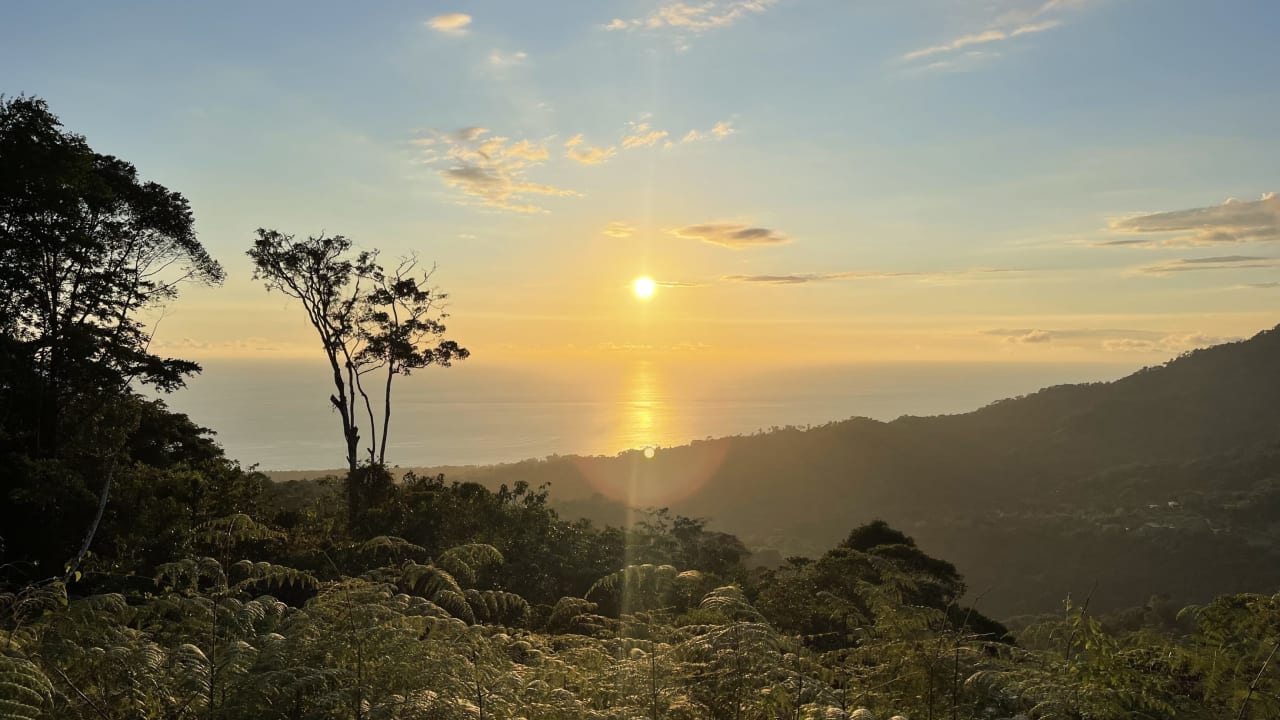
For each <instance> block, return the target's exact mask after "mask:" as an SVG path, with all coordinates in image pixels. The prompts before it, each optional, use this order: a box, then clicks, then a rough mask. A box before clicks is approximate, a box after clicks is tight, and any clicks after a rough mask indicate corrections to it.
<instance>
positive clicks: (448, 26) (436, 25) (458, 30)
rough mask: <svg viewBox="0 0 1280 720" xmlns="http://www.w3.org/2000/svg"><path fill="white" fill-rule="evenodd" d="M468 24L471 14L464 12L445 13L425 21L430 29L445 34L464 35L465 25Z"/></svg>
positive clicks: (465, 32) (465, 31)
mask: <svg viewBox="0 0 1280 720" xmlns="http://www.w3.org/2000/svg"><path fill="white" fill-rule="evenodd" d="M470 24H471V16H470V15H467V14H466V13H446V14H444V15H437V16H435V17H433V18H431V19H430V20H428V21H427V26H428V27H430V28H431V29H432V30H435V31H436V32H442V33H445V34H447V35H466V34H467V26H468V25H470Z"/></svg>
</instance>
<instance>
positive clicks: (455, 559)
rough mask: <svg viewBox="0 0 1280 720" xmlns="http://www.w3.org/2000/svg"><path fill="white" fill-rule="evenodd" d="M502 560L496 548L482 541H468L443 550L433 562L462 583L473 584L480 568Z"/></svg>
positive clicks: (498, 563)
mask: <svg viewBox="0 0 1280 720" xmlns="http://www.w3.org/2000/svg"><path fill="white" fill-rule="evenodd" d="M503 562H504V560H503V557H502V553H501V552H499V551H498V548H496V547H494V546H492V545H485V544H484V543H470V544H467V545H459V546H457V547H454V548H450V549H448V550H446V551H444V553H442V554H441V555H440V558H439V559H438V560H436V562H435V564H436V565H437V566H439V567H441V568H444V569H445V570H447V571H448V572H449V573H450V574H452V575H453V576H454V577H456V578H458V579H459V580H461V581H462V582H463V583H465V584H467V585H473V584H475V582H476V579H477V576H478V575H479V572H480V571H481V570H483V569H484V568H486V567H491V566H494V565H501V564H502V563H503Z"/></svg>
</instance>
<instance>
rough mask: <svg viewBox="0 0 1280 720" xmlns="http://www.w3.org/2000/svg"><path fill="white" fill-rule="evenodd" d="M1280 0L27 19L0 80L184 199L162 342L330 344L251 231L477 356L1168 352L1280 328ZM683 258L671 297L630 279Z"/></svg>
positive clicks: (418, 7) (202, 352) (460, 2)
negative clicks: (343, 275) (427, 320)
mask: <svg viewBox="0 0 1280 720" xmlns="http://www.w3.org/2000/svg"><path fill="white" fill-rule="evenodd" d="M1278 31H1280V4H1278V3H1275V2H1272V1H1271V0H1255V1H1247V0H1221V1H1218V2H1205V1H1204V0H897V1H890V0H709V1H706V2H700V1H698V0H694V1H693V2H689V3H682V2H670V1H668V0H621V1H614V0H591V1H589V2H588V1H586V0H583V1H580V2H556V3H553V2H538V3H534V2H527V1H526V0H505V1H498V0H457V1H454V2H443V1H435V0H432V1H427V2H417V3H408V2H379V3H346V2H325V1H312V2H305V3H304V2H285V1H280V2H270V3H262V2H252V3H250V2H219V3H173V2H159V1H157V2H147V3H140V2H113V3H101V2H47V3H16V2H15V3H8V4H6V6H5V8H4V11H3V22H0V92H4V93H7V94H9V95H11V96H12V95H15V94H21V93H26V94H32V95H38V96H40V97H43V98H44V99H46V100H47V101H48V102H49V104H50V107H51V109H52V110H53V112H55V113H56V114H57V115H59V116H60V117H61V118H62V120H63V122H64V123H65V125H66V126H67V127H68V128H69V129H71V130H74V131H76V132H79V133H82V134H84V135H85V136H86V137H87V138H88V140H89V142H90V144H91V145H92V146H93V147H94V148H95V149H96V150H98V151H99V152H104V153H110V154H114V155H118V156H120V157H123V158H125V159H127V160H129V161H131V162H133V163H135V164H136V165H137V166H138V168H139V170H140V173H141V174H142V176H143V177H145V178H147V179H150V180H155V181H157V182H160V183H162V184H164V185H165V186H167V187H169V188H171V189H173V190H176V191H179V192H181V193H182V194H183V195H185V196H186V197H187V198H188V199H189V200H190V202H191V205H192V207H193V210H194V212H195V217H196V227H197V231H198V233H199V236H200V238H201V240H202V241H203V242H204V244H205V245H206V247H207V248H208V249H209V250H210V252H211V253H212V254H213V255H214V256H215V257H216V258H217V259H218V260H219V261H221V262H222V263H223V265H224V266H225V267H226V269H227V271H228V279H227V281H226V283H225V284H224V285H223V286H222V287H220V288H195V287H192V288H187V289H186V290H185V291H184V293H183V295H182V297H181V298H180V299H179V300H178V301H177V302H175V303H174V304H172V305H171V306H170V307H168V308H167V309H166V310H165V312H164V314H163V317H162V318H160V322H159V326H158V327H157V336H156V347H157V348H158V349H160V350H162V351H164V352H166V353H170V354H175V355H178V356H182V357H190V358H193V359H196V360H210V359H219V358H270V359H289V358H301V357H314V356H315V355H316V353H317V352H318V348H317V342H316V341H315V340H314V339H313V338H312V337H311V336H310V335H309V330H308V327H307V325H306V322H305V319H304V318H303V316H302V314H301V312H300V310H299V309H298V308H297V307H294V306H290V305H289V303H288V302H287V301H286V299H284V298H283V297H281V296H279V295H268V294H267V293H266V292H265V291H264V290H263V288H262V286H261V284H260V283H257V282H255V281H253V280H252V278H251V268H250V265H249V262H248V259H247V258H246V257H245V254H244V251H245V250H246V249H247V248H248V247H249V245H250V244H251V242H252V238H253V233H254V230H255V229H256V228H259V227H267V228H274V229H278V230H281V231H283V232H286V233H292V234H297V235H299V236H306V235H311V234H318V233H320V232H326V233H340V234H343V235H346V236H348V237H350V238H352V239H353V240H354V241H355V242H356V243H357V244H359V245H360V246H362V247H367V248H378V249H380V250H381V251H382V253H383V255H384V257H388V258H394V257H396V256H400V255H404V254H407V253H417V254H418V255H419V256H420V257H421V258H422V259H423V260H424V261H426V262H435V263H437V264H438V268H439V269H438V271H437V273H436V275H435V276H434V279H435V281H436V282H437V283H438V284H439V285H440V286H441V288H443V289H444V290H445V291H447V292H448V293H449V294H450V296H451V304H450V312H451V317H450V318H449V328H450V334H451V336H453V337H454V338H455V339H457V340H459V341H460V342H461V343H462V344H464V345H466V346H467V347H468V348H470V349H471V350H472V352H473V358H474V361H476V362H493V363H514V364H530V365H537V364H556V363H561V362H564V361H566V360H583V361H588V362H593V361H604V360H609V359H618V358H636V357H645V358H655V357H656V358H664V359H668V360H671V361H672V362H679V361H683V360H686V359H687V360H688V361H689V362H702V361H706V362H712V363H717V362H724V361H734V362H739V363H743V362H758V363H763V364H769V363H775V364H777V363H803V362H813V363H833V362H858V361H883V362H905V361H911V362H1054V363H1075V362H1079V363H1100V362H1110V363H1115V362H1126V363H1132V364H1133V365H1135V366H1138V365H1142V364H1145V363H1149V362H1157V361H1159V360H1163V359H1165V358H1168V357H1171V356H1174V355H1176V354H1178V353H1180V352H1183V351H1185V350H1187V349H1190V348H1193V347H1197V346H1201V345H1207V344H1213V343H1216V342H1219V341H1222V340H1226V339H1231V338H1240V337H1247V336H1249V335H1252V334H1253V333H1255V332H1257V331H1259V330H1262V329H1265V328H1268V327H1271V326H1273V325H1274V324H1276V322H1278V321H1280V313H1277V312H1276V307H1277V301H1278V300H1280V252H1277V248H1276V241H1277V240H1280V197H1277V196H1276V195H1275V194H1274V193H1275V192H1276V191H1277V190H1280V178H1277V177H1276V168H1277V167H1280V137H1278V136H1277V133H1276V132H1275V127H1276V122H1277V119H1278V118H1280V91H1277V90H1276V87H1275V84H1274V82H1273V81H1272V80H1271V79H1270V76H1271V73H1272V70H1273V69H1274V68H1275V67H1276V66H1277V61H1280V45H1277V44H1276V42H1275V38H1276V36H1277V32H1278ZM638 276H650V277H652V278H653V279H654V280H655V281H656V283H657V289H656V292H655V293H654V295H653V297H652V298H649V299H647V300H642V299H640V298H637V297H636V296H635V295H634V294H633V293H632V292H631V284H632V281H633V280H634V279H635V278H636V277H638Z"/></svg>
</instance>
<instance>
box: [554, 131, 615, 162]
mask: <svg viewBox="0 0 1280 720" xmlns="http://www.w3.org/2000/svg"><path fill="white" fill-rule="evenodd" d="M564 149H565V157H567V158H569V159H570V160H573V161H575V162H579V163H582V164H583V165H599V164H601V163H604V162H608V161H609V159H610V158H612V157H613V156H614V155H616V154H617V153H618V149H617V148H615V147H607V148H606V147H593V146H591V145H588V144H587V141H586V138H584V137H583V136H582V135H581V134H578V135H574V136H573V137H571V138H569V139H568V140H566V141H565V143H564Z"/></svg>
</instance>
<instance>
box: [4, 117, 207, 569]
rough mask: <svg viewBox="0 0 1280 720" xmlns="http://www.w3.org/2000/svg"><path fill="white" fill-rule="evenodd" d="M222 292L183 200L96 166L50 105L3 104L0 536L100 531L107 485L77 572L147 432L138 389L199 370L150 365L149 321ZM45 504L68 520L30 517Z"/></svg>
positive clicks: (113, 168) (121, 165) (129, 169)
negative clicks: (18, 530) (193, 298)
mask: <svg viewBox="0 0 1280 720" xmlns="http://www.w3.org/2000/svg"><path fill="white" fill-rule="evenodd" d="M222 279H223V270H222V267H221V266H220V265H219V264H218V263H217V262H216V261H215V260H214V259H213V258H212V257H210V256H209V254H208V252H206V251H205V249H204V247H203V246H202V245H201V244H200V242H199V240H198V239H197V238H196V234H195V230H194V226H193V220H192V215H191V209H190V206H189V205H188V203H187V200H186V199H185V198H184V197H183V196H182V195H180V194H179V193H176V192H172V191H170V190H168V189H166V188H165V187H163V186H161V185H159V184H157V183H154V182H147V181H143V180H141V179H140V178H139V177H138V172H137V169H136V168H134V166H133V165H131V164H129V163H128V162H125V161H124V160H121V159H119V158H116V157H112V156H110V155H102V154H100V153H97V152H94V151H93V150H92V149H91V148H90V147H89V145H88V143H87V142H86V140H85V138H84V137H82V136H80V135H77V134H75V133H71V132H68V131H66V130H64V129H63V128H62V124H61V122H60V121H59V120H58V118H57V117H55V116H54V115H53V114H52V113H51V112H50V111H49V108H48V106H47V105H46V104H45V102H44V101H42V100H40V99H38V98H30V97H18V98H13V99H10V100H5V99H3V98H0V459H2V460H3V462H4V465H5V468H4V471H3V472H0V475H3V477H4V478H5V480H4V490H5V492H4V495H5V499H6V502H4V503H3V504H2V505H3V507H4V508H5V512H4V513H3V514H0V527H6V528H14V527H26V526H30V525H31V523H32V522H40V523H43V524H44V527H45V528H46V529H47V527H48V525H49V523H50V522H51V521H56V522H57V523H58V524H59V525H62V526H72V525H75V526H79V525H78V524H79V523H80V522H81V521H82V520H83V521H86V522H88V518H87V517H85V518H82V517H80V516H79V514H78V511H79V510H80V509H81V508H83V507H85V506H86V505H87V504H88V503H86V502H83V500H86V499H87V498H88V497H92V496H93V495H94V494H95V493H91V492H90V491H89V489H88V487H87V484H88V481H87V478H89V477H94V478H95V479H98V478H100V482H101V489H100V490H99V491H98V492H97V493H96V496H97V499H98V501H97V511H96V516H95V517H94V519H93V520H92V523H91V525H90V529H89V532H88V534H87V536H86V537H85V539H84V542H83V544H82V545H81V549H80V552H79V554H78V555H77V557H76V559H75V560H73V562H72V565H73V567H74V566H75V565H77V564H78V563H79V560H80V559H81V558H83V557H84V554H85V553H86V552H87V550H88V547H89V544H90V542H91V541H92V539H93V535H94V533H95V532H96V528H97V526H98V523H99V522H100V521H101V518H102V514H103V511H104V509H105V507H106V504H107V501H108V498H109V497H110V493H111V484H112V477H113V473H114V471H115V466H116V463H117V459H118V457H119V455H120V454H121V453H122V452H125V448H124V447H123V445H124V444H125V442H126V438H127V436H128V434H129V433H130V432H131V430H130V426H131V425H132V424H135V423H136V422H137V419H138V418H137V413H136V405H135V404H134V403H133V402H132V400H133V393H132V390H131V388H132V386H133V385H134V384H135V383H139V384H142V385H147V386H151V387H154V388H157V389H159V390H162V391H169V390H173V389H175V388H178V387H180V386H181V385H182V384H183V382H184V378H185V377H187V376H189V375H192V374H194V373H196V372H199V370H200V367H199V365H197V364H196V363H193V362H190V361H186V360H178V359H174V358H165V357H161V356H159V355H156V354H155V353H153V352H151V336H152V331H153V328H148V327H147V325H146V324H145V323H144V322H143V321H142V320H141V319H140V315H141V314H142V313H144V312H145V311H154V310H155V309H156V308H158V307H160V306H162V305H164V304H165V303H166V302H168V301H170V300H173V299H174V298H175V297H177V294H178V288H179V286H180V285H182V284H183V283H187V282H198V283H205V284H210V285H213V284H218V283H220V282H221V281H222ZM36 501H38V503H43V504H44V506H45V507H47V508H49V509H50V510H52V511H54V512H58V513H60V516H59V517H57V518H49V517H47V516H46V517H43V518H35V519H34V520H33V519H31V518H27V517H24V515H26V514H28V513H30V511H31V509H32V508H33V507H34V504H38V503H36ZM68 506H70V510H69V509H68ZM59 550H61V548H59Z"/></svg>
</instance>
